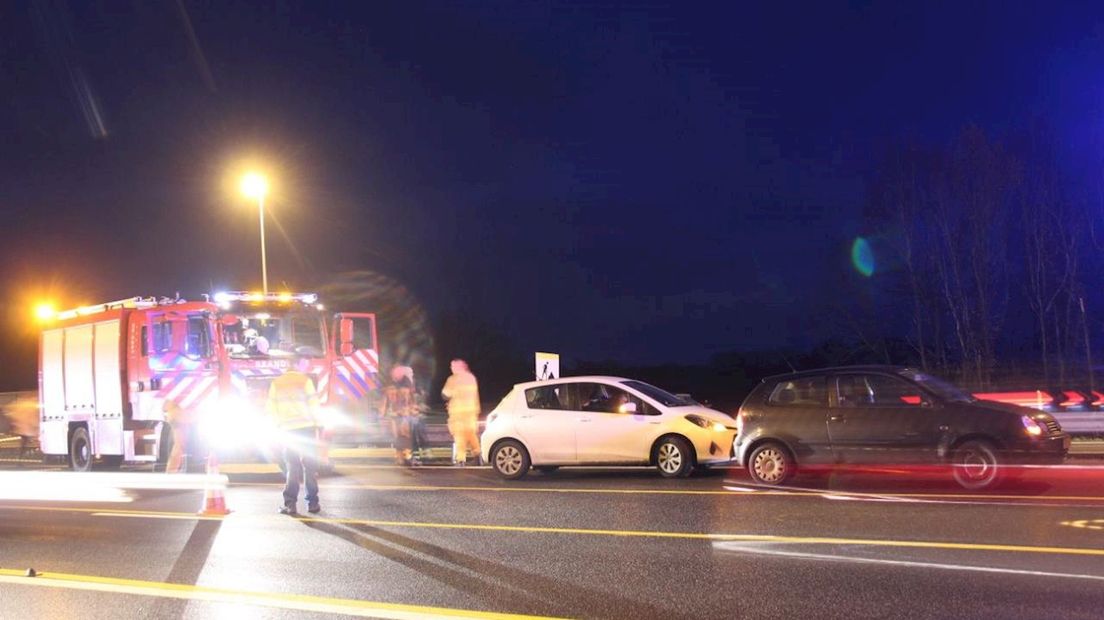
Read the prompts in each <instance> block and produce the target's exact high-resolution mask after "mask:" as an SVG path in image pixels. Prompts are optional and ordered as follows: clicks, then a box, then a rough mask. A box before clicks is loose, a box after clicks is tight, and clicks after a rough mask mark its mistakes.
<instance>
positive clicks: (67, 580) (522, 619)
mask: <svg viewBox="0 0 1104 620" xmlns="http://www.w3.org/2000/svg"><path fill="white" fill-rule="evenodd" d="M0 583H6V584H12V585H24V586H38V587H48V588H67V589H73V590H90V591H95V592H109V593H112V594H132V595H138V596H152V597H158V598H174V599H183V600H191V601H208V602H213V603H228V604H234V605H241V604H245V605H257V606H262V607H276V608H280V609H290V610H295V611H307V612H319V613H329V614H344V615H349V616H360V617H368V618H389V619H396V620H413V619H417V618H476V619H481V620H528V619H536V618H543V617H542V616H528V615H521V614H508V613H496V612H490V611H474V610H466V609H453V608H447V607H428V606H423V605H406V604H400V603H380V602H374V601H360V600H355V599H341V598H330V597H325V596H312V595H308V594H285V593H281V592H257V591H250V590H231V589H228V588H214V587H208V586H194V585H187V584H178V583H167V582H162V581H142V580H137V579H118V578H114V577H98V576H95V575H73V574H67V573H51V572H43V573H39V575H38V576H37V577H27V576H26V575H25V573H24V572H23V571H18V570H12V569H5V568H0Z"/></svg>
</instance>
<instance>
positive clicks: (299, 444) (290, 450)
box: [268, 357, 322, 515]
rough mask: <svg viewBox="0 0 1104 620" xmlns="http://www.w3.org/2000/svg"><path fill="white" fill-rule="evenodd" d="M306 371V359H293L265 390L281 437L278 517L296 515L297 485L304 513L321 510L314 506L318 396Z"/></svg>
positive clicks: (316, 473)
mask: <svg viewBox="0 0 1104 620" xmlns="http://www.w3.org/2000/svg"><path fill="white" fill-rule="evenodd" d="M309 369H310V360H309V359H307V358H306V357H296V358H295V362H294V367H293V368H292V369H289V370H288V371H287V372H285V373H284V374H282V375H280V376H279V377H276V379H275V380H273V381H272V385H271V386H270V387H269V389H268V412H269V415H271V416H272V420H273V422H275V424H276V427H277V428H279V430H280V432H281V435H282V436H283V443H284V463H285V465H286V466H287V478H286V482H285V483H284V504H283V506H281V507H280V513H281V514H289V515H294V514H297V510H296V506H295V505H296V503H297V502H298V500H299V485H300V483H301V482H305V483H306V487H307V494H306V500H307V511H308V512H311V513H316V512H318V511H320V510H321V509H322V508H321V507H320V506H319V504H318V457H317V451H318V394H317V392H316V391H315V389H314V381H312V380H311V378H310V375H308V374H307V371H308V370H309Z"/></svg>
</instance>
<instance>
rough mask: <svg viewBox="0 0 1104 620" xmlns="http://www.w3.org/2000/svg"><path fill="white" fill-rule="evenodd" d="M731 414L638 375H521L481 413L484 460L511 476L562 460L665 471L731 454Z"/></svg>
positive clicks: (679, 471) (673, 473) (683, 470)
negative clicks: (521, 378) (533, 378)
mask: <svg viewBox="0 0 1104 620" xmlns="http://www.w3.org/2000/svg"><path fill="white" fill-rule="evenodd" d="M735 435H736V420H734V419H732V418H731V417H729V416H727V415H725V414H723V413H721V412H719V411H714V410H713V409H709V408H706V407H703V406H701V405H699V404H697V403H694V402H692V401H690V400H687V399H685V398H680V397H678V396H675V395H674V394H670V393H668V392H665V391H664V390H661V389H659V388H657V387H655V386H652V385H648V384H647V383H644V382H642V381H634V380H632V379H623V378H620V377H570V378H564V379H553V380H550V381H533V382H530V383H519V384H517V385H515V386H514V389H513V390H511V391H510V393H509V394H507V395H506V398H504V399H502V402H500V403H499V404H498V406H497V407H495V408H494V410H493V411H491V413H490V414H489V415H488V416H487V428H486V430H485V431H484V432H483V437H482V442H481V445H482V446H483V455H482V456H483V461H484V462H486V463H490V464H491V467H493V468H494V469H495V471H497V472H498V473H499V474H500V475H501V476H503V477H504V478H507V479H510V480H516V479H518V478H521V477H522V476H524V475H525V474H526V473H528V471H529V468H530V467H531V466H532V467H534V468H536V469H537V471H542V472H549V471H554V470H555V469H557V468H558V467H559V466H561V465H614V464H617V465H655V466H656V468H658V469H659V473H660V474H662V475H663V476H664V477H668V478H673V477H678V476H687V475H689V474H690V473H691V472H692V471H693V470H694V468H695V467H702V466H706V465H710V464H716V463H727V462H729V461H731V460H732V456H733V454H732V442H733V439H734V438H735Z"/></svg>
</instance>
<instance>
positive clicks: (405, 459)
mask: <svg viewBox="0 0 1104 620" xmlns="http://www.w3.org/2000/svg"><path fill="white" fill-rule="evenodd" d="M413 415H414V383H413V382H412V381H411V380H410V378H409V377H408V376H407V374H406V367H405V366H395V367H394V368H392V369H391V384H390V385H388V386H387V388H386V389H384V391H383V416H384V418H386V419H387V421H388V426H389V430H390V432H391V447H393V448H394V449H395V463H397V464H399V465H409V464H410V461H411V454H412V451H413V436H414V433H413V429H412V428H411V416H413Z"/></svg>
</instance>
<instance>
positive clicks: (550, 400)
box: [525, 384, 571, 409]
mask: <svg viewBox="0 0 1104 620" xmlns="http://www.w3.org/2000/svg"><path fill="white" fill-rule="evenodd" d="M566 387H567V386H564V385H559V384H556V385H542V386H540V387H535V388H529V389H528V390H525V404H526V405H527V406H528V407H529V408H530V409H570V408H571V407H570V406H569V405H568V403H567V402H566V401H567V390H566V389H565V388H566Z"/></svg>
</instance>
